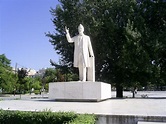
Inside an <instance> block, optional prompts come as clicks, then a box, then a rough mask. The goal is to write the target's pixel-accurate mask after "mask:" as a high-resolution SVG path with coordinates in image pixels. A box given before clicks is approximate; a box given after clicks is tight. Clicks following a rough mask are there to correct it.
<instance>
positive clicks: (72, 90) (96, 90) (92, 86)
mask: <svg viewBox="0 0 166 124" xmlns="http://www.w3.org/2000/svg"><path fill="white" fill-rule="evenodd" d="M109 98H111V85H110V84H107V83H103V82H91V81H87V82H76V81H75V82H74V81H73V82H54V83H49V99H55V100H61V101H102V100H105V99H109Z"/></svg>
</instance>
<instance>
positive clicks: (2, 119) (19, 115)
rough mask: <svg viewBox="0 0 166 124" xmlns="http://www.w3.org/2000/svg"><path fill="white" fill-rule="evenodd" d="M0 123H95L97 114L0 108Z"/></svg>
mask: <svg viewBox="0 0 166 124" xmlns="http://www.w3.org/2000/svg"><path fill="white" fill-rule="evenodd" d="M0 124H95V116H94V115H89V114H76V113H74V112H22V111H9V110H0Z"/></svg>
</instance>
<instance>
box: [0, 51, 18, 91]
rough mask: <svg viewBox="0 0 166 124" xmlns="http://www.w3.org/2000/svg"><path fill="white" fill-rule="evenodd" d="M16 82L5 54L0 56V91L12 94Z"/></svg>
mask: <svg viewBox="0 0 166 124" xmlns="http://www.w3.org/2000/svg"><path fill="white" fill-rule="evenodd" d="M16 81H17V76H16V75H15V74H14V72H13V70H12V68H11V67H10V60H9V59H8V58H7V57H6V56H5V54H2V55H0V90H2V92H3V93H11V92H13V90H14V88H15V85H16Z"/></svg>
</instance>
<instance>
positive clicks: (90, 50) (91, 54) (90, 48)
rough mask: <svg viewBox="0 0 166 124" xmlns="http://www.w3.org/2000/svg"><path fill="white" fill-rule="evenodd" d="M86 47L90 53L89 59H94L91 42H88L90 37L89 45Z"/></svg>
mask: <svg viewBox="0 0 166 124" xmlns="http://www.w3.org/2000/svg"><path fill="white" fill-rule="evenodd" d="M88 47H89V53H90V56H91V57H94V53H93V49H92V45H91V41H90V37H89V45H88Z"/></svg>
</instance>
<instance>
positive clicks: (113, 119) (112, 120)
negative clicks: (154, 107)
mask: <svg viewBox="0 0 166 124" xmlns="http://www.w3.org/2000/svg"><path fill="white" fill-rule="evenodd" d="M97 117H98V120H97V123H96V124H138V122H142V121H144V122H165V123H166V116H135V115H97ZM165 123H163V124H165Z"/></svg>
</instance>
